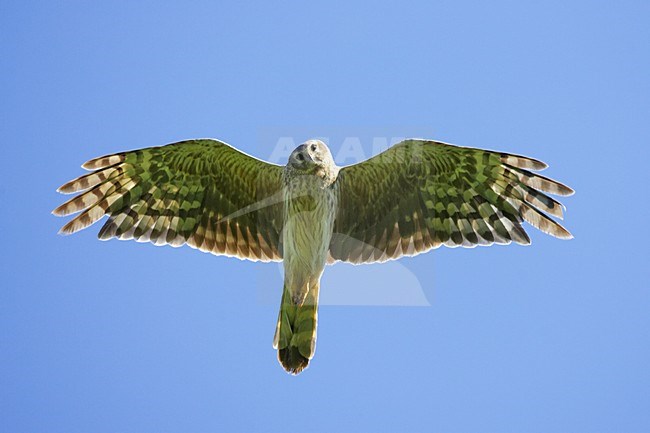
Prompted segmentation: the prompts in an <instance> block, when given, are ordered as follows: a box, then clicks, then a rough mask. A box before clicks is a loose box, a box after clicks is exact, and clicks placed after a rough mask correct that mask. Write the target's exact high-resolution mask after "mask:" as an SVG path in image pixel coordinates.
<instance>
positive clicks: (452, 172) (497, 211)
mask: <svg viewBox="0 0 650 433" xmlns="http://www.w3.org/2000/svg"><path fill="white" fill-rule="evenodd" d="M544 168H546V164H544V163H543V162H541V161H537V160H534V159H531V158H527V157H524V156H518V155H510V154H506V153H500V152H493V151H489V150H481V149H473V148H467V147H458V146H453V145H450V144H445V143H441V142H437V141H429V140H405V141H402V142H401V143H398V144H397V145H395V146H393V147H392V148H390V149H388V150H387V151H385V152H383V153H381V154H379V155H377V156H375V157H373V158H371V159H369V160H367V161H364V162H362V163H359V164H356V165H352V166H349V167H344V168H342V169H341V171H340V172H339V176H338V179H337V183H338V184H339V191H340V199H339V210H338V214H337V216H336V221H335V223H334V233H335V234H334V236H333V238H332V242H331V244H330V256H331V259H332V260H334V261H336V260H341V261H348V262H353V263H369V262H378V261H379V262H381V261H385V260H390V259H395V258H398V257H400V256H403V255H415V254H419V253H421V252H424V251H428V250H430V249H432V248H437V247H438V246H440V245H442V244H444V245H447V246H450V247H456V246H463V247H473V246H475V245H491V244H493V243H500V244H508V243H510V242H511V241H514V242H516V243H519V244H529V243H530V239H529V237H528V235H527V234H526V232H525V231H524V229H523V228H522V226H521V223H522V221H527V222H528V223H530V224H531V225H533V226H534V227H536V228H538V229H540V230H541V231H543V232H545V233H548V234H550V235H552V236H555V237H558V238H571V234H570V233H569V232H568V231H567V230H566V229H564V228H563V227H562V226H561V225H560V224H558V223H557V222H555V221H554V220H552V219H551V218H549V217H548V216H547V215H546V214H550V215H553V216H556V217H558V218H562V205H561V204H560V203H558V202H557V201H555V200H554V199H552V198H551V197H549V196H548V195H546V194H544V192H547V193H552V194H557V195H570V194H572V193H573V190H571V189H570V188H569V187H567V186H565V185H562V184H561V183H558V182H556V181H554V180H551V179H548V178H546V177H544V176H540V175H538V174H534V173H532V172H531V171H529V170H542V169H544Z"/></svg>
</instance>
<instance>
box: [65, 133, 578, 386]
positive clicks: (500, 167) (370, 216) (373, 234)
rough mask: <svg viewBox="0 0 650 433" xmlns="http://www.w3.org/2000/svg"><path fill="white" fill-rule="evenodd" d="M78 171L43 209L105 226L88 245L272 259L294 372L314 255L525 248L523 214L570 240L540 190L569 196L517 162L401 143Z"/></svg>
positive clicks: (282, 340) (306, 326) (198, 144)
mask: <svg viewBox="0 0 650 433" xmlns="http://www.w3.org/2000/svg"><path fill="white" fill-rule="evenodd" d="M82 167H83V168H85V169H87V170H89V171H90V173H89V174H86V175H84V176H81V177H79V178H77V179H74V180H72V181H70V182H68V183H66V184H64V185H63V186H61V187H60V188H59V189H58V191H59V192H61V193H64V194H70V193H77V194H78V195H76V196H75V197H73V198H72V199H70V200H68V201H67V202H65V203H64V204H62V205H61V206H59V207H58V208H56V209H55V210H54V211H53V213H54V214H55V215H58V216H65V215H69V214H73V213H79V214H78V215H76V216H75V217H74V218H73V219H72V220H71V221H69V222H68V223H67V224H66V225H65V226H63V228H62V229H61V233H63V234H71V233H74V232H76V231H78V230H81V229H84V228H86V227H88V226H90V225H92V224H93V223H95V222H97V221H98V220H99V219H101V218H102V217H103V216H104V215H108V217H109V218H108V221H106V223H105V224H104V226H103V227H102V229H101V230H100V231H99V235H98V236H99V238H100V239H110V238H113V237H116V238H119V239H135V240H136V241H138V242H151V243H154V244H156V245H164V244H169V245H172V246H180V245H184V244H187V245H189V246H191V247H193V248H198V249H200V250H201V251H206V252H210V253H213V254H217V255H227V256H234V257H238V258H241V259H249V260H254V261H258V260H259V261H283V265H284V271H285V272H284V275H285V276H284V288H283V294H282V301H281V306H280V314H279V317H278V322H277V327H276V333H275V338H274V347H275V348H276V349H277V350H278V358H279V360H280V362H281V364H282V366H283V367H284V368H285V369H286V370H287V371H288V372H290V373H293V374H297V373H299V372H301V371H302V370H303V369H304V368H305V367H307V365H308V363H309V360H310V359H311V358H312V357H313V355H314V350H315V344H316V322H317V313H318V311H317V310H318V294H319V287H320V278H321V275H322V274H323V270H324V268H325V265H326V264H327V263H333V262H336V261H345V262H351V263H372V262H383V261H386V260H391V259H397V258H399V257H402V256H411V255H415V254H419V253H422V252H425V251H428V250H430V249H433V248H436V247H438V246H440V245H447V246H450V247H457V246H462V247H474V246H476V245H491V244H494V243H500V244H508V243H510V242H516V243H519V244H529V243H530V239H529V237H528V235H527V234H526V232H525V230H524V229H523V227H522V222H523V221H526V222H528V223H529V224H531V225H532V226H534V227H536V228H538V229H539V230H541V231H543V232H545V233H548V234H550V235H552V236H555V237H558V238H562V239H569V238H571V234H570V233H569V232H568V231H567V230H566V229H565V228H564V227H562V226H561V225H560V224H559V223H558V222H556V221H555V220H554V219H552V218H550V217H549V215H551V216H554V217H558V218H562V216H563V214H562V210H563V207H562V205H561V204H560V203H559V202H558V201H556V200H555V199H553V198H552V197H550V196H549V195H547V194H553V195H571V194H572V193H573V190H572V189H571V188H569V187H567V186H565V185H563V184H561V183H559V182H557V181H554V180H552V179H549V178H547V177H544V176H541V175H539V174H537V173H534V171H538V170H542V169H544V168H546V164H544V163H543V162H541V161H538V160H535V159H532V158H528V157H525V156H519V155H512V154H507V153H501V152H494V151H489V150H482V149H473V148H467V147H458V146H454V145H450V144H446V143H441V142H438V141H433V140H420V139H410V140H405V141H402V142H401V143H398V144H396V145H395V146H393V147H392V148H390V149H388V150H386V151H385V152H383V153H381V154H379V155H377V156H375V157H373V158H371V159H368V160H366V161H364V162H361V163H358V164H355V165H351V166H348V167H342V168H341V167H337V166H336V164H335V163H334V159H333V158H332V155H331V153H330V151H329V149H328V148H327V146H326V145H325V144H324V143H323V142H322V141H319V140H309V141H307V142H305V143H304V144H301V145H300V146H298V147H297V148H296V149H295V150H294V151H293V152H292V153H291V155H290V157H289V161H288V162H287V164H286V165H285V166H284V167H283V166H279V165H275V164H270V163H267V162H264V161H261V160H259V159H256V158H253V157H251V156H249V155H246V154H244V153H242V152H240V151H238V150H237V149H235V148H233V147H231V146H229V145H228V144H226V143H223V142H221V141H217V140H212V139H200V140H188V141H182V142H179V143H173V144H168V145H166V146H160V147H151V148H146V149H140V150H134V151H130V152H122V153H117V154H114V155H107V156H103V157H100V158H96V159H93V160H90V161H88V162H86V163H85V164H84V165H83V166H82Z"/></svg>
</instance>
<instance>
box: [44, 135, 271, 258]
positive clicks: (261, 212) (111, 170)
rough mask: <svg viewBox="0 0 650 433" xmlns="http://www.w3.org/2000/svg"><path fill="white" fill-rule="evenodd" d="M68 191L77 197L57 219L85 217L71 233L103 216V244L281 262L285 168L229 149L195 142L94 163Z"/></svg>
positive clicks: (72, 223) (59, 210) (75, 222)
mask: <svg viewBox="0 0 650 433" xmlns="http://www.w3.org/2000/svg"><path fill="white" fill-rule="evenodd" d="M82 167H83V168H85V169H86V170H90V171H91V172H90V173H88V174H86V175H84V176H81V177H79V178H77V179H74V180H72V181H70V182H68V183H66V184H65V185H63V186H61V187H60V188H59V189H58V191H59V192H61V193H64V194H70V193H78V195H76V196H75V197H73V198H72V199H70V200H68V201H67V202H66V203H64V204H62V205H61V206H59V207H58V208H56V209H55V210H54V211H53V213H54V214H55V215H59V216H65V215H69V214H73V213H77V212H80V213H79V215H77V216H76V217H75V218H73V219H72V220H71V221H70V222H68V223H67V224H66V225H65V226H63V228H62V229H61V233H63V234H71V233H74V232H76V231H78V230H81V229H84V228H86V227H88V226H90V225H92V224H94V223H95V222H97V221H98V220H100V219H101V218H102V217H103V216H104V215H108V217H109V218H108V221H107V222H106V223H105V224H104V226H103V227H102V229H101V230H100V232H99V235H98V236H99V238H100V239H110V238H113V237H115V238H119V239H135V240H136V241H138V242H151V243H154V244H156V245H165V244H169V245H172V246H180V245H184V244H188V245H189V246H191V247H193V248H198V249H200V250H202V251H206V252H210V253H213V254H218V255H228V256H235V257H239V258H242V259H250V260H255V261H257V260H260V261H279V260H281V259H282V252H281V251H282V249H281V245H280V243H281V242H280V239H281V238H280V232H281V230H282V223H283V208H282V204H281V200H282V194H281V187H282V183H281V176H282V167H281V166H277V165H274V164H269V163H266V162H264V161H261V160H258V159H256V158H253V157H251V156H248V155H246V154H244V153H242V152H240V151H238V150H237V149H235V148H233V147H231V146H229V145H228V144H226V143H223V142H220V141H217V140H211V139H202V140H189V141H183V142H178V143H172V144H168V145H166V146H160V147H150V148H146V149H140V150H135V151H130V152H122V153H117V154H114V155H107V156H103V157H100V158H95V159H93V160H90V161H88V162H86V163H85V164H84V165H83V166H82Z"/></svg>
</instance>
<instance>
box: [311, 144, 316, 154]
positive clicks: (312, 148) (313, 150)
mask: <svg viewBox="0 0 650 433" xmlns="http://www.w3.org/2000/svg"><path fill="white" fill-rule="evenodd" d="M311 150H312V152H316V145H315V144H312V145H311Z"/></svg>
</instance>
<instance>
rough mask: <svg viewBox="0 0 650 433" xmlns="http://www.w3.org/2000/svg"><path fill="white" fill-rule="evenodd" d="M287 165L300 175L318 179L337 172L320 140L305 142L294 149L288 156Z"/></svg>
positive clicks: (325, 146)
mask: <svg viewBox="0 0 650 433" xmlns="http://www.w3.org/2000/svg"><path fill="white" fill-rule="evenodd" d="M288 165H289V166H290V167H291V168H292V169H294V170H296V171H298V172H300V173H304V174H315V175H317V176H320V177H326V176H331V175H332V174H333V172H335V171H337V170H336V164H335V163H334V158H332V153H331V152H330V150H329V148H328V147H327V145H326V144H325V143H323V142H322V141H320V140H307V141H305V142H304V143H303V144H301V145H300V146H298V147H296V148H295V149H294V150H293V152H291V155H290V156H289V162H288Z"/></svg>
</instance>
